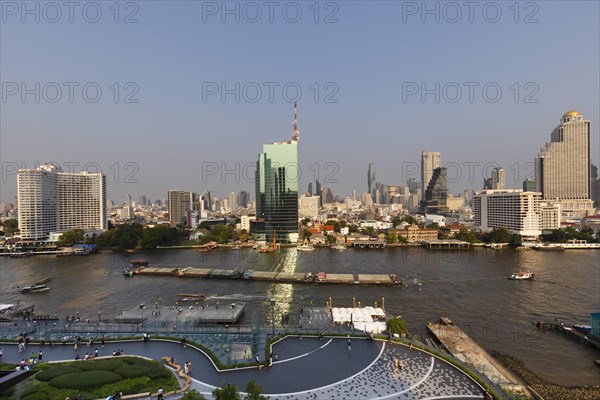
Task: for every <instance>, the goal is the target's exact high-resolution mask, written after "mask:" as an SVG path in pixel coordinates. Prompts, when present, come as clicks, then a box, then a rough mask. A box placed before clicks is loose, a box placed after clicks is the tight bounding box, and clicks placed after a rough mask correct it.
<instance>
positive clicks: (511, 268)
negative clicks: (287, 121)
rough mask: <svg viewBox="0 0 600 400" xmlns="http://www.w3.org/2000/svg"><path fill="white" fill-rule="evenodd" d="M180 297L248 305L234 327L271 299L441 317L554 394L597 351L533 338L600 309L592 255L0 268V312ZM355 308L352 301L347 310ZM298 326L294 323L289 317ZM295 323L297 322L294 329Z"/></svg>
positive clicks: (259, 257) (39, 263) (91, 261)
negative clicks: (193, 270) (35, 287)
mask: <svg viewBox="0 0 600 400" xmlns="http://www.w3.org/2000/svg"><path fill="white" fill-rule="evenodd" d="M133 258H147V259H149V260H150V261H151V264H152V265H153V266H156V265H165V266H167V265H169V266H184V265H185V266H198V267H203V268H211V267H215V268H240V269H255V270H265V271H286V272H306V271H312V272H319V271H325V272H331V273H334V272H338V273H342V272H343V273H361V272H362V273H390V272H396V273H398V275H400V277H401V278H402V279H403V280H404V281H405V282H406V285H405V286H404V287H383V286H363V287H360V286H350V285H348V286H346V285H319V286H317V285H314V284H276V283H269V282H248V281H226V280H202V279H191V278H187V279H186V278H174V277H155V276H136V277H135V278H124V277H123V276H122V274H121V272H122V270H123V269H124V268H125V267H126V266H127V264H128V262H129V260H131V259H133ZM525 269H527V270H530V271H531V272H534V273H535V274H536V279H535V280H534V281H510V280H508V279H506V276H507V275H508V274H510V273H511V272H515V271H519V270H525ZM45 276H52V277H53V280H52V281H51V282H49V283H48V286H49V287H50V288H51V290H50V291H49V292H46V293H39V294H21V293H20V292H19V290H18V288H17V286H25V285H29V284H32V283H33V282H34V281H36V280H37V279H40V278H42V277H45ZM177 293H202V294H205V295H207V296H210V297H214V299H215V300H217V301H221V300H222V301H229V300H244V301H246V303H247V305H246V312H245V314H244V317H243V320H242V321H241V323H246V324H250V323H254V322H256V323H265V319H264V318H267V317H265V315H270V313H271V306H270V304H269V302H268V301H267V300H268V299H269V298H271V297H274V298H276V300H277V302H276V306H275V307H276V311H275V312H276V314H277V315H282V314H285V313H289V314H290V315H291V317H290V321H291V324H292V325H293V323H294V320H297V315H298V313H299V309H300V307H301V305H302V304H305V305H310V304H311V303H312V304H313V305H321V306H323V305H325V302H326V301H327V299H328V298H329V297H331V298H332V302H333V306H334V307H335V306H351V305H352V303H353V301H356V302H357V303H358V302H361V304H362V305H365V304H369V305H373V304H374V302H376V301H377V302H378V304H381V301H382V297H383V298H385V307H386V311H387V312H388V313H389V314H392V315H395V316H397V315H401V316H402V317H403V318H404V319H406V320H407V322H408V324H409V328H410V330H411V333H412V334H413V335H415V334H416V335H419V336H420V337H423V336H424V334H425V324H426V322H427V321H436V320H437V319H438V318H439V317H440V316H441V315H444V314H447V315H448V317H450V318H451V319H453V320H454V321H455V322H456V323H458V324H459V325H460V326H461V327H462V328H463V329H464V330H465V331H467V332H469V333H470V334H471V336H472V337H473V338H474V339H475V340H476V341H477V342H478V343H479V344H481V345H482V346H483V347H484V348H486V349H487V350H497V351H500V352H502V353H506V354H509V355H512V356H515V357H517V358H519V359H521V360H523V361H524V362H525V365H526V366H527V367H528V368H530V369H531V370H533V371H534V372H536V373H537V374H538V375H540V376H541V377H543V378H545V379H547V380H549V381H551V382H554V383H558V384H561V385H598V383H599V382H600V368H598V367H597V366H595V365H594V363H593V360H594V359H599V358H600V353H598V352H597V351H595V350H593V349H592V348H590V347H587V346H583V345H581V344H579V343H576V342H574V341H572V340H570V339H568V338H565V337H563V336H562V335H560V334H558V333H555V332H541V331H538V330H537V329H536V328H535V327H534V326H533V322H535V321H537V320H542V319H543V320H553V319H554V318H558V319H560V320H564V321H565V322H568V323H585V324H589V323H590V313H591V312H597V311H600V251H597V250H569V251H563V252H538V251H533V250H530V251H516V250H513V249H503V250H493V249H484V248H477V249H472V250H469V251H431V250H426V249H423V248H389V249H385V250H370V251H368V250H367V251H364V250H363V251H359V250H352V249H349V250H346V251H344V252H339V251H336V250H329V249H320V250H317V251H315V252H314V253H299V252H297V251H296V250H295V249H283V250H282V251H281V252H280V253H276V254H259V253H258V252H256V251H253V250H249V249H245V250H229V251H225V250H223V251H219V252H215V253H208V254H207V253H200V252H197V251H194V250H162V251H148V252H138V253H135V254H129V253H121V252H114V253H110V252H108V253H98V254H95V255H91V256H87V257H54V256H35V257H28V258H22V259H10V258H6V257H2V258H0V302H2V303H14V302H16V301H20V302H22V303H33V304H35V306H36V312H37V313H40V314H58V315H60V316H63V315H67V314H68V315H74V314H75V313H76V312H79V313H80V315H82V316H84V317H88V318H97V316H98V312H101V313H102V318H105V317H111V316H114V315H116V314H118V313H120V312H121V311H122V310H124V309H126V308H129V307H131V306H134V305H136V304H139V303H145V304H155V303H156V302H157V301H159V299H160V301H161V304H175V301H176V300H177V297H176V294H177ZM353 298H354V300H353ZM295 316H296V317H295ZM295 318H296V319H295Z"/></svg>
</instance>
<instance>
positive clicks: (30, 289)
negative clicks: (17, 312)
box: [21, 285, 50, 293]
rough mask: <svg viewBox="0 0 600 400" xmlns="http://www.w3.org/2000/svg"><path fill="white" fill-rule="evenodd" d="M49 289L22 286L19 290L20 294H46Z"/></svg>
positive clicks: (46, 287)
mask: <svg viewBox="0 0 600 400" xmlns="http://www.w3.org/2000/svg"><path fill="white" fill-rule="evenodd" d="M48 290H50V288H49V287H48V286H46V285H33V286H24V287H22V288H21V293H40V292H47V291H48Z"/></svg>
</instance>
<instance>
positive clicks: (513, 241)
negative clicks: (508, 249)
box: [510, 233, 523, 247]
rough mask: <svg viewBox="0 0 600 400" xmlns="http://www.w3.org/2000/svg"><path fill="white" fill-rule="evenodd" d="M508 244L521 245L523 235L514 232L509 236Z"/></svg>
mask: <svg viewBox="0 0 600 400" xmlns="http://www.w3.org/2000/svg"><path fill="white" fill-rule="evenodd" d="M510 245H511V246H515V247H517V246H522V245H523V236H521V235H519V234H517V233H514V234H513V235H512V236H511V237H510Z"/></svg>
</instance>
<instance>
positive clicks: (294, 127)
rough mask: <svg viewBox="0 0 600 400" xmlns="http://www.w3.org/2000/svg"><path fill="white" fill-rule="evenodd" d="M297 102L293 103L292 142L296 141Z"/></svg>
mask: <svg viewBox="0 0 600 400" xmlns="http://www.w3.org/2000/svg"><path fill="white" fill-rule="evenodd" d="M298 134H299V132H298V102H296V101H295V102H294V123H293V125H292V140H293V141H296V142H297V141H298Z"/></svg>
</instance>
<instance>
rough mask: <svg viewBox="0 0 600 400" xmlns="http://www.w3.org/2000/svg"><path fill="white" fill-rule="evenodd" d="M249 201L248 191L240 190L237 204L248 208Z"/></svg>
mask: <svg viewBox="0 0 600 400" xmlns="http://www.w3.org/2000/svg"><path fill="white" fill-rule="evenodd" d="M249 201H250V193H248V192H246V191H245V190H242V191H241V192H240V201H239V202H238V205H239V206H240V207H242V208H248V202H249Z"/></svg>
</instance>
